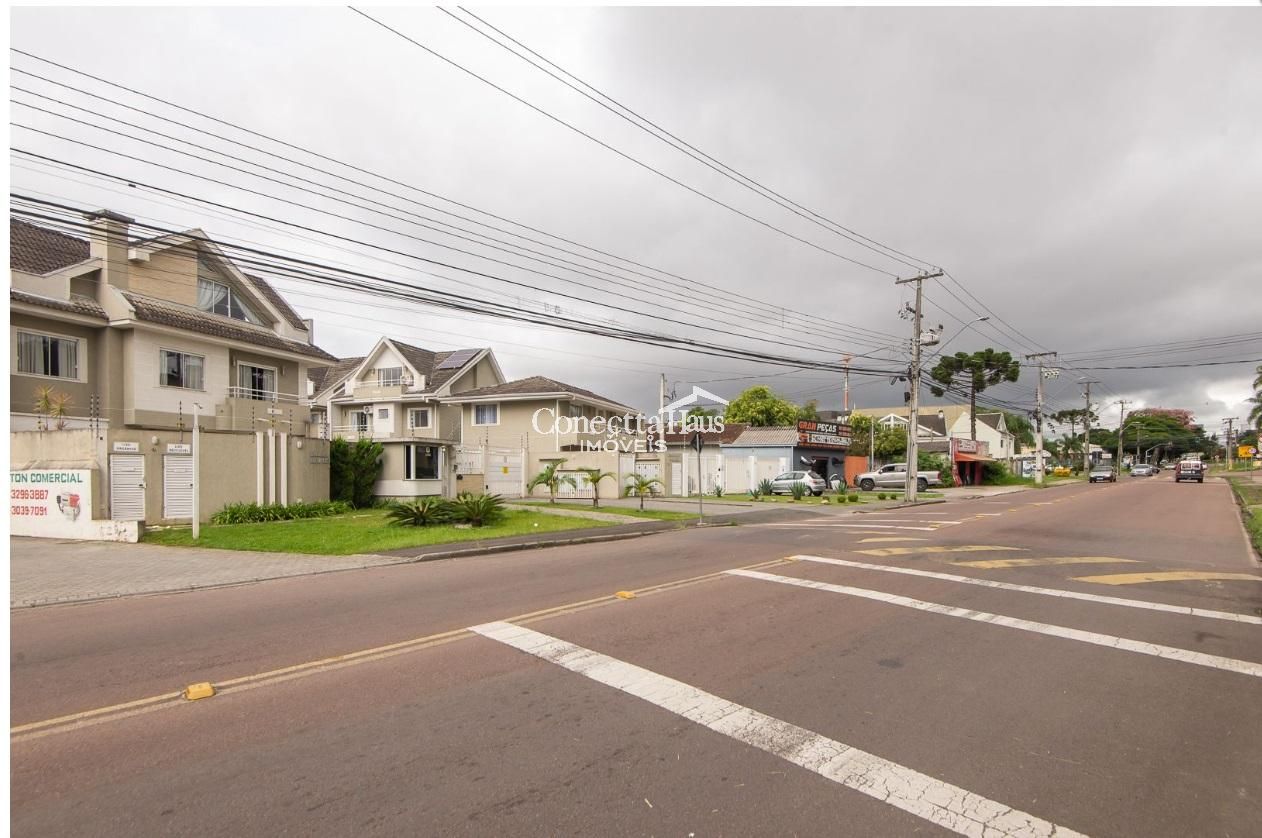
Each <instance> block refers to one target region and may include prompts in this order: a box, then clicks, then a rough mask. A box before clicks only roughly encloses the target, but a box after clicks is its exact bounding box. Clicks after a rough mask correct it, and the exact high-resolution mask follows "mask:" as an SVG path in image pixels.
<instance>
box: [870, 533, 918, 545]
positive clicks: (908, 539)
mask: <svg viewBox="0 0 1262 838" xmlns="http://www.w3.org/2000/svg"><path fill="white" fill-rule="evenodd" d="M928 540H929V539H927V538H916V537H914V536H910V535H908V536H900V537H896V538H861V539H859V543H860V544H869V543H871V542H876V541H928Z"/></svg>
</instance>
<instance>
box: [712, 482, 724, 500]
mask: <svg viewBox="0 0 1262 838" xmlns="http://www.w3.org/2000/svg"><path fill="white" fill-rule="evenodd" d="M714 496H715V497H716V498H721V497H723V487H722V486H719V485H717V484H716V485H715V487H714Z"/></svg>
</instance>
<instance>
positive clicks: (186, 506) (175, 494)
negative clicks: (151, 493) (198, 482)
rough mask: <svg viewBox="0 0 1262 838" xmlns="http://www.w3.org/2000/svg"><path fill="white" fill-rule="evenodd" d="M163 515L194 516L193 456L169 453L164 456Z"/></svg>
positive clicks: (171, 516)
mask: <svg viewBox="0 0 1262 838" xmlns="http://www.w3.org/2000/svg"><path fill="white" fill-rule="evenodd" d="M162 517H163V518H192V517H193V458H192V457H189V456H181V455H175V454H167V455H166V456H164V457H163V458H162Z"/></svg>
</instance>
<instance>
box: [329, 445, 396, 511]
mask: <svg viewBox="0 0 1262 838" xmlns="http://www.w3.org/2000/svg"><path fill="white" fill-rule="evenodd" d="M384 451H385V448H384V447H383V446H382V444H381V443H380V442H373V441H372V440H370V439H361V440H359V441H357V442H355V443H354V444H351V443H350V442H348V441H346V440H345V439H342V438H341V437H338V438H337V439H334V440H333V441H332V442H330V443H329V496H330V497H332V498H334V499H336V500H340V501H343V502H345V503H349V504H350V505H351V506H353V507H355V508H356V509H363V508H364V507H367V506H372V503H373V496H372V492H373V487H374V486H375V485H376V484H377V478H378V477H380V476H381V468H382V465H383V464H382V454H383V453H384Z"/></svg>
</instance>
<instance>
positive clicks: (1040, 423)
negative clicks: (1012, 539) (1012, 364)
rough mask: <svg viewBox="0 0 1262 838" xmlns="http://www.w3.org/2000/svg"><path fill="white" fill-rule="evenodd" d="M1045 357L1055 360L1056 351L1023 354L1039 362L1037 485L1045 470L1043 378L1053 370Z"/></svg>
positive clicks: (1036, 440)
mask: <svg viewBox="0 0 1262 838" xmlns="http://www.w3.org/2000/svg"><path fill="white" fill-rule="evenodd" d="M1045 358H1051V359H1053V360H1055V358H1056V353H1055V352H1037V353H1035V354H1033V355H1026V356H1025V359H1026V360H1027V361H1038V362H1039V380H1038V392H1037V395H1036V396H1035V400H1034V404H1035V408H1034V483H1035V485H1038V486H1042V485H1043V472H1044V471H1045V470H1046V468H1045V466H1044V464H1043V380H1044V379H1045V378H1047V377H1048V373H1049V372H1055V371H1054V370H1048V369H1047V368H1046V367H1045V366H1044V359H1045Z"/></svg>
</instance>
